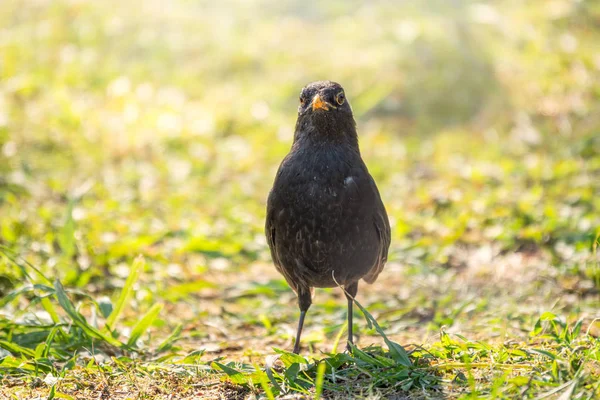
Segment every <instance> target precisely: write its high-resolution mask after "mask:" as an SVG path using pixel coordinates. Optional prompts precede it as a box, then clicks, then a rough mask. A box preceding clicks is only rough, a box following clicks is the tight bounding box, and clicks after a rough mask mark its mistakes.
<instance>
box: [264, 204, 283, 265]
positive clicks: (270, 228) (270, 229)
mask: <svg viewBox="0 0 600 400" xmlns="http://www.w3.org/2000/svg"><path fill="white" fill-rule="evenodd" d="M272 195H273V194H272V193H269V199H268V200H267V219H266V222H265V236H266V237H267V244H268V245H269V249H270V250H271V258H272V259H273V263H275V266H276V267H277V268H279V266H280V265H281V263H280V261H279V256H278V255H277V249H276V248H275V224H274V219H275V216H274V210H273V207H271V204H270V203H271V196H272Z"/></svg>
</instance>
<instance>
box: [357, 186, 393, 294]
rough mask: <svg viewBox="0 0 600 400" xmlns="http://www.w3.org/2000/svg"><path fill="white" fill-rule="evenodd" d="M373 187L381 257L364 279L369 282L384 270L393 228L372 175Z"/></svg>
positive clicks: (376, 228) (376, 227)
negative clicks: (375, 195)
mask: <svg viewBox="0 0 600 400" xmlns="http://www.w3.org/2000/svg"><path fill="white" fill-rule="evenodd" d="M371 188H372V189H373V191H374V192H375V193H376V194H377V205H376V210H375V213H374V217H373V223H374V224H375V230H376V231H377V234H378V236H379V258H378V259H377V262H376V263H375V265H374V266H373V268H372V269H371V271H369V273H368V274H367V275H365V276H364V277H363V279H364V280H365V281H366V282H367V283H373V282H375V280H376V279H377V276H379V274H380V273H381V271H383V266H384V265H385V263H386V262H387V257H388V250H389V248H390V242H391V236H392V235H391V229H390V221H389V219H388V215H387V212H386V210H385V206H384V205H383V201H381V196H380V195H379V190H377V186H376V185H375V181H374V180H373V178H372V177H371Z"/></svg>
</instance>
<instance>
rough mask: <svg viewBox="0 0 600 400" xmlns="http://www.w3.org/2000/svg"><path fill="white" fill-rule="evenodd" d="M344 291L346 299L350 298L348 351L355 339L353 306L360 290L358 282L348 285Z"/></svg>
mask: <svg viewBox="0 0 600 400" xmlns="http://www.w3.org/2000/svg"><path fill="white" fill-rule="evenodd" d="M344 289H345V291H344V294H345V295H346V299H348V345H347V348H348V351H350V350H351V349H350V345H351V344H353V343H354V342H353V340H352V314H353V313H352V309H353V308H352V306H353V303H354V297H355V296H356V293H357V292H358V282H354V283H353V284H351V285H348V286H346V287H345V288H344Z"/></svg>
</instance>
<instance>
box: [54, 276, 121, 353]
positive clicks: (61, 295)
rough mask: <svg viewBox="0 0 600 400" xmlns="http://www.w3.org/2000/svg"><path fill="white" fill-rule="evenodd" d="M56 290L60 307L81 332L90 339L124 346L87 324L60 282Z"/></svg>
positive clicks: (56, 284)
mask: <svg viewBox="0 0 600 400" xmlns="http://www.w3.org/2000/svg"><path fill="white" fill-rule="evenodd" d="M54 289H55V290H56V298H57V299H58V303H59V304H60V306H61V307H62V308H63V310H65V312H66V313H67V315H68V316H69V317H70V318H71V320H72V321H73V323H74V324H75V325H77V326H78V327H79V328H81V330H82V331H83V332H84V333H85V334H86V335H87V336H88V337H90V338H95V339H101V340H103V341H105V342H106V343H108V344H110V345H112V346H115V347H122V346H123V343H121V342H119V341H118V340H117V339H115V338H113V337H112V336H110V335H106V334H104V333H102V332H100V331H99V330H98V329H96V328H94V327H93V326H91V325H90V324H88V323H87V321H86V320H85V318H83V316H82V315H81V314H79V312H77V310H76V309H75V306H74V305H73V303H72V302H71V300H69V297H68V296H67V293H66V292H65V289H64V288H63V286H62V284H61V283H60V281H59V280H56V281H55V282H54Z"/></svg>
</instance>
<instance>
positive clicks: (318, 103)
mask: <svg viewBox="0 0 600 400" xmlns="http://www.w3.org/2000/svg"><path fill="white" fill-rule="evenodd" d="M312 109H313V111H315V110H325V111H327V110H329V103H327V102H326V101H323V100H321V96H319V95H318V94H316V95H315V97H314V98H313V101H312Z"/></svg>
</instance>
